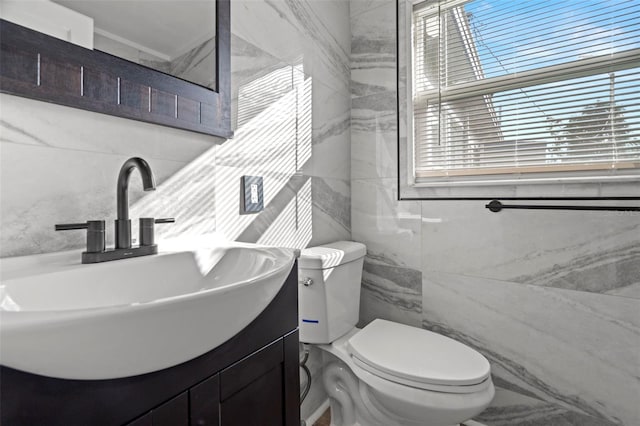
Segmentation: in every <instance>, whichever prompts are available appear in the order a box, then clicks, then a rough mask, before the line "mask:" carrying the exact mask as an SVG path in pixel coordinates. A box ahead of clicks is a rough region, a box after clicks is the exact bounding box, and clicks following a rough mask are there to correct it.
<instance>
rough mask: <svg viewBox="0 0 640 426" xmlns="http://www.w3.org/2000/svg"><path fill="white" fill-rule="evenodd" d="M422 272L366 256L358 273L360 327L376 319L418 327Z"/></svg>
mask: <svg viewBox="0 0 640 426" xmlns="http://www.w3.org/2000/svg"><path fill="white" fill-rule="evenodd" d="M421 276H422V273H421V272H420V271H419V270H416V269H410V268H406V267H402V266H397V265H394V264H393V263H390V262H389V261H388V260H387V259H386V258H385V257H384V255H375V254H367V257H366V258H365V261H364V268H363V272H362V289H361V294H360V322H359V325H360V326H364V325H366V324H368V323H369V322H371V321H372V320H374V319H376V318H382V319H386V320H390V321H395V322H399V323H402V324H408V325H412V326H417V327H419V326H420V324H421V321H422V285H421V282H422V278H421Z"/></svg>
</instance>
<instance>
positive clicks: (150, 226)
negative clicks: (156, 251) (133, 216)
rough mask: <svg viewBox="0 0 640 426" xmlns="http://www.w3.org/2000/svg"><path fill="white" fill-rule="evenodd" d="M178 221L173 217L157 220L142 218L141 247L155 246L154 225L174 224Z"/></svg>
mask: <svg viewBox="0 0 640 426" xmlns="http://www.w3.org/2000/svg"><path fill="white" fill-rule="evenodd" d="M175 221H176V220H175V219H174V218H172V217H166V218H162V219H155V218H153V217H141V218H140V245H141V246H151V245H154V244H155V231H154V225H155V224H156V223H174V222H175Z"/></svg>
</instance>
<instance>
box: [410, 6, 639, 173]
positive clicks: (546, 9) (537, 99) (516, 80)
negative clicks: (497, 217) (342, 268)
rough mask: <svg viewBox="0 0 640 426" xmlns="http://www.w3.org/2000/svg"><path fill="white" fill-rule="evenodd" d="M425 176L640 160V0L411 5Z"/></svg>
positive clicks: (417, 150)
mask: <svg viewBox="0 0 640 426" xmlns="http://www.w3.org/2000/svg"><path fill="white" fill-rule="evenodd" d="M412 74H413V75H412V79H411V82H412V108H413V150H414V155H413V161H414V164H413V166H414V173H415V177H416V178H417V179H420V178H422V179H425V180H427V181H428V180H429V179H437V178H440V177H442V176H448V177H465V176H466V177H469V176H489V175H498V176H499V175H503V176H506V175H509V176H513V174H528V173H548V172H552V173H561V174H563V175H576V174H577V173H584V172H594V171H595V172H602V171H607V173H609V174H610V173H612V171H613V173H615V171H616V170H625V169H626V170H629V169H640V1H638V0H627V1H621V0H527V1H514V0H472V1H461V0H451V1H425V2H420V3H416V4H414V6H413V11H412Z"/></svg>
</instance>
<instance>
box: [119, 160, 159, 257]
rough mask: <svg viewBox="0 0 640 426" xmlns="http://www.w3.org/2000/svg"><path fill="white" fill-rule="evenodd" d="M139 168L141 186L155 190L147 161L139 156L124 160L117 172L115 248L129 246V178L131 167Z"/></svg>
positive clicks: (147, 189) (154, 182)
mask: <svg viewBox="0 0 640 426" xmlns="http://www.w3.org/2000/svg"><path fill="white" fill-rule="evenodd" d="M135 168H137V169H138V170H140V174H141V175H142V188H143V189H144V190H145V191H155V190H156V181H155V179H154V178H153V172H152V171H151V167H149V163H147V162H146V161H144V160H143V159H142V158H139V157H132V158H129V159H128V160H127V161H125V162H124V164H123V165H122V167H121V168H120V173H118V186H117V188H116V199H117V203H118V208H117V212H118V215H117V217H116V222H115V224H116V248H117V249H128V248H131V219H129V178H130V177H131V172H133V169H135Z"/></svg>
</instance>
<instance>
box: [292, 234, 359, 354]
mask: <svg viewBox="0 0 640 426" xmlns="http://www.w3.org/2000/svg"><path fill="white" fill-rule="evenodd" d="M366 253H367V248H366V247H365V245H364V244H361V243H356V242H352V241H337V242H335V243H330V244H325V245H322V246H318V247H310V248H307V249H304V250H302V252H301V254H300V258H299V260H298V282H299V285H298V316H299V326H300V341H301V342H305V343H331V342H333V341H334V340H335V339H337V338H338V337H340V336H342V335H344V334H345V333H347V332H348V331H349V330H351V329H352V328H353V327H355V326H356V324H357V323H358V316H359V313H360V285H361V284H360V283H361V280H362V265H363V261H364V256H365V254H366Z"/></svg>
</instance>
